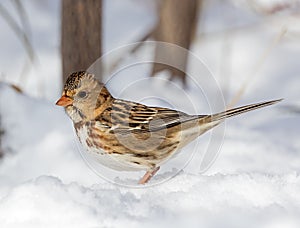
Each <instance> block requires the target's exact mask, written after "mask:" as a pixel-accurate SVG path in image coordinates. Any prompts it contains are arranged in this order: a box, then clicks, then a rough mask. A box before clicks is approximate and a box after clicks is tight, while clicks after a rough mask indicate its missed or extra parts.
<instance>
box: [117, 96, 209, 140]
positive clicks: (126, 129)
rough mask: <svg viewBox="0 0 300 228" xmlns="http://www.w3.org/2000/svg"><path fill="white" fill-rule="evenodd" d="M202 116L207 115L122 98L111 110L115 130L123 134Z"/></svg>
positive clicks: (170, 125) (179, 122)
mask: <svg viewBox="0 0 300 228" xmlns="http://www.w3.org/2000/svg"><path fill="white" fill-rule="evenodd" d="M201 117H205V116H199V115H188V114H186V113H184V112H180V111H176V110H172V109H168V108H158V107H148V106H145V105H142V104H138V103H134V102H127V101H120V100H118V101H117V102H115V103H114V105H113V107H112V111H111V119H112V123H113V126H115V127H114V131H115V132H118V133H122V134H126V133H132V132H134V133H139V132H140V133H143V132H154V131H158V130H161V129H167V128H170V127H173V126H176V125H178V124H181V123H184V122H187V121H190V120H195V119H198V118H201Z"/></svg>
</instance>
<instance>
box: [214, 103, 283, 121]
mask: <svg viewBox="0 0 300 228" xmlns="http://www.w3.org/2000/svg"><path fill="white" fill-rule="evenodd" d="M279 101H282V99H278V100H272V101H266V102H260V103H256V104H250V105H245V106H242V107H238V108H233V109H230V110H227V111H224V112H220V113H217V114H213V115H210V116H208V118H209V122H216V121H221V120H223V119H225V118H229V117H232V116H236V115H239V114H242V113H244V112H249V111H252V110H255V109H258V108H262V107H266V106H269V105H273V104H276V103H277V102H279Z"/></svg>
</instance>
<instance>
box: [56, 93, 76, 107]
mask: <svg viewBox="0 0 300 228" xmlns="http://www.w3.org/2000/svg"><path fill="white" fill-rule="evenodd" d="M72 103H73V99H72V98H70V97H67V96H66V95H63V96H62V97H61V98H60V99H59V100H58V101H57V102H56V105H59V106H63V107H67V106H68V105H71V104H72Z"/></svg>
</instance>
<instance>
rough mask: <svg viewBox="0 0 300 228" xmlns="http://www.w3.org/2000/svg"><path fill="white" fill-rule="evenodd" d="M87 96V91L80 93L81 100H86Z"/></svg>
mask: <svg viewBox="0 0 300 228" xmlns="http://www.w3.org/2000/svg"><path fill="white" fill-rule="evenodd" d="M86 96H87V92H85V91H80V92H79V93H78V97H80V98H85V97H86Z"/></svg>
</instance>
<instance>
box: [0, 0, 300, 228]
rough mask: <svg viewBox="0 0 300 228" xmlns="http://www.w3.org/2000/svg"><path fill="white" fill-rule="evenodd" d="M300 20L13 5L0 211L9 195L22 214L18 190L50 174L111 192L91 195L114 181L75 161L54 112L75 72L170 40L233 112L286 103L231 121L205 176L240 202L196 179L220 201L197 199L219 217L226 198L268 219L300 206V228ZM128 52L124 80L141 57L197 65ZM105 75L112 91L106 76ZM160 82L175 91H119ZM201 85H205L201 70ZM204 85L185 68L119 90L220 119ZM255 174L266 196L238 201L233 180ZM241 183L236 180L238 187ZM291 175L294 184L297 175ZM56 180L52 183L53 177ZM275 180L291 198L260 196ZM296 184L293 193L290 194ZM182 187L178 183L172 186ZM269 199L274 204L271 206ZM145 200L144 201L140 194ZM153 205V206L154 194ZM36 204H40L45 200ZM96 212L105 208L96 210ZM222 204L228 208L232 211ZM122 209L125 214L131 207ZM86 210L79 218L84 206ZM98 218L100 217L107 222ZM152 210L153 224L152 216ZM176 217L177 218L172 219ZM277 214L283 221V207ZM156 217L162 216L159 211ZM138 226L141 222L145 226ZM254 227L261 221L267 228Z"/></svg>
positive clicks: (68, 135)
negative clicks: (216, 88) (246, 106)
mask: <svg viewBox="0 0 300 228" xmlns="http://www.w3.org/2000/svg"><path fill="white" fill-rule="evenodd" d="M299 13H300V1H299V0H239V1H238V0H186V1H182V0H122V1H117V0H2V1H1V2H0V28H1V37H0V41H1V42H0V50H1V52H0V157H1V161H0V178H1V179H0V199H1V200H2V201H0V204H1V202H2V204H3V203H4V204H5V201H3V199H4V197H5V196H6V197H8V201H7V202H6V203H7V204H10V205H12V209H11V211H9V210H8V211H6V212H5V213H6V214H5V216H6V218H10V216H11V218H12V215H11V214H13V211H14V207H16V208H17V205H18V203H16V201H17V200H16V199H17V198H18V197H19V195H18V192H17V193H11V190H12V189H18V188H19V187H20V186H22V188H24V189H25V192H26V186H27V185H26V184H23V183H26V181H30V180H35V178H38V177H40V176H44V175H50V176H53V177H56V178H58V179H59V180H61V181H62V183H71V182H74V183H77V184H78V185H80V186H85V187H90V188H91V189H94V190H95V189H97V191H101V187H97V186H96V187H91V186H93V184H95V183H99V182H100V183H103V185H104V183H105V182H104V181H103V180H101V179H100V180H99V178H98V177H97V176H96V175H95V174H93V173H92V172H91V171H90V170H89V169H88V168H87V167H86V166H85V164H84V163H83V162H82V160H81V157H80V155H79V153H76V152H74V151H77V147H76V145H75V144H76V143H74V140H73V138H74V134H73V132H72V126H71V123H70V120H69V119H68V118H67V117H66V115H65V114H64V112H63V110H61V109H60V108H58V107H55V105H54V103H55V101H56V100H57V99H58V98H59V97H60V94H61V90H62V86H63V83H64V81H65V80H66V78H67V76H68V75H69V74H70V73H71V72H73V71H78V70H84V69H87V68H89V67H90V65H91V64H93V63H94V61H96V60H97V59H98V58H99V57H101V56H102V55H107V54H108V53H111V52H113V53H114V50H117V49H118V48H120V47H124V46H126V45H128V44H133V43H136V42H143V41H162V42H168V43H172V44H176V45H178V46H180V47H183V48H186V49H188V50H190V51H191V52H192V53H193V56H195V58H198V59H200V60H201V61H202V62H203V64H204V65H205V66H206V67H207V69H208V70H209V72H210V74H211V75H213V76H214V78H215V80H216V82H217V84H218V86H219V87H220V89H221V92H222V93H223V98H224V101H225V105H228V106H230V105H232V104H234V105H237V104H247V103H251V102H257V101H263V100H268V99H277V98H284V99H285V100H284V102H282V103H281V104H280V105H278V106H276V107H272V108H270V109H268V110H263V111H260V112H256V113H254V114H249V115H247V117H238V118H237V119H236V120H235V121H230V123H228V125H230V126H228V127H227V128H226V136H225V142H224V145H223V148H222V152H221V154H220V155H219V157H218V159H217V160H216V162H215V163H214V164H213V166H212V167H211V168H210V169H209V170H208V171H207V173H206V175H208V176H210V175H212V176H214V175H217V174H220V175H224V176H218V177H217V178H216V179H217V180H218V181H220V180H221V182H222V181H223V182H222V183H223V184H224V185H222V186H223V187H224V188H226V187H227V188H230V189H231V188H232V189H231V190H230V191H231V192H233V193H234V194H236V195H234V194H233V196H232V195H230V194H231V193H229V195H230V197H229V198H226V197H227V196H228V194H227V195H226V194H225V196H224V195H223V193H224V192H222V189H224V188H218V187H216V188H214V187H212V186H210V184H212V183H211V182H209V181H207V180H206V179H205V180H203V179H201V180H200V182H199V180H198V179H196V180H194V179H192V180H191V181H192V182H193V181H194V182H193V183H194V184H195V185H196V186H197V187H199V188H204V191H205V186H210V187H211V188H212V189H213V190H212V191H215V192H217V193H218V194H217V195H218V197H219V198H218V197H217V198H216V199H215V200H214V199H210V200H211V201H210V202H209V203H208V201H207V202H206V201H202V200H203V199H202V198H201V195H200V196H198V194H196V192H195V195H197V197H200V198H197V197H196V200H195V202H198V203H199V202H201V203H203V202H204V205H206V203H207V205H210V207H212V208H214V205H216V204H218V203H219V201H222V200H224V202H225V201H226V202H229V207H231V206H232V207H235V206H237V207H238V208H239V207H241V208H244V205H243V203H242V202H243V199H247V200H248V201H247V202H248V203H249V204H247V205H246V206H245V207H246V210H247V209H249V208H254V207H256V206H257V205H260V206H261V207H262V208H263V210H267V209H265V208H267V207H268V206H270V205H273V204H274V203H278V204H279V205H280V206H282V207H283V208H289V209H291V208H295V211H296V212H295V213H296V215H295V216H294V217H293V215H291V214H290V213H288V215H286V219H287V220H288V221H290V220H289V218H290V216H292V220H293V219H294V220H293V221H294V223H292V224H296V225H299V224H300V223H298V222H299V221H296V220H297V219H296V218H297V213H300V208H299V205H298V204H293V203H292V202H293V201H294V202H297V201H298V202H299V199H298V198H297V197H298V196H296V195H298V194H293V192H294V191H295V192H296V189H300V180H298V179H299V178H298V173H299V167H300V156H299V155H300V154H299V153H300V143H299V126H300V120H299V113H300V102H299V99H300V93H299V91H300V70H299V60H300V42H299V41H300V14H299ZM126 50H127V51H126V52H125V53H124V52H117V55H116V56H114V58H112V59H110V61H109V62H107V63H106V64H107V66H105V67H107V68H108V69H110V71H109V74H114V72H115V71H116V70H117V69H118V66H120V65H122V64H123V63H126V61H129V59H135V58H138V56H139V54H142V55H143V54H146V55H149V56H151V58H153V61H154V62H155V59H159V58H160V57H161V56H163V55H165V56H170V58H171V56H172V59H174V61H176V63H177V64H180V65H181V66H182V68H183V69H195V67H196V66H195V63H194V62H192V61H189V58H188V56H185V55H180V56H176V53H172V52H171V51H170V52H168V51H166V50H161V49H160V48H157V47H156V48H155V47H154V48H153V49H152V50H150V51H149V50H148V49H145V48H143V47H142V46H141V45H139V44H138V43H136V44H133V45H131V46H130V48H128V49H126ZM172 61H173V60H172ZM137 68H138V67H137ZM100 70H101V69H100ZM108 76H109V75H108ZM98 77H99V78H100V79H102V80H103V82H106V79H105V76H104V75H102V74H101V72H100V71H99V75H98ZM151 77H154V78H162V79H166V80H167V81H169V82H168V83H164V84H155V83H154V84H153V85H151V86H149V88H147V86H146V87H145V86H141V87H138V86H137V87H134V88H135V89H134V92H132V91H129V93H121V92H120V91H121V90H122V89H123V88H125V87H127V86H128V85H131V84H132V83H133V82H134V80H137V79H140V78H151ZM198 77H199V78H201V77H202V75H201V73H199V75H198ZM174 83H175V85H176V87H177V88H180V89H181V90H184V91H186V93H187V94H188V96H189V97H190V98H191V100H192V103H194V104H196V108H195V109H194V107H193V108H191V107H190V106H189V105H188V104H187V103H186V100H185V99H183V98H182V97H180V95H178V94H177V93H176V92H174V91H173V90H172V86H171V84H172V85H173V84H174ZM193 83H194V82H193V80H192V79H191V78H190V77H188V76H186V74H185V72H184V71H180V70H178V69H175V68H173V67H170V66H168V65H163V64H157V63H153V64H148V65H147V67H146V68H138V70H136V71H134V70H133V71H129V73H128V72H127V71H125V72H124V73H123V74H120V75H119V76H118V77H116V79H115V80H112V81H111V82H110V83H109V85H108V86H109V88H110V89H111V90H112V92H113V94H115V95H119V96H121V98H128V99H132V100H136V101H141V100H142V99H143V97H142V96H143V93H144V92H145V90H147V89H148V90H149V94H150V95H151V94H152V95H153V96H156V97H160V96H162V97H164V96H165V97H166V100H165V101H160V100H159V99H156V100H155V99H154V100H151V99H149V100H146V101H145V102H146V103H148V104H152V105H161V106H168V105H169V104H170V103H172V104H173V105H172V106H173V107H174V106H175V107H176V108H177V109H179V110H181V111H185V112H188V113H191V112H198V113H199V114H200V113H209V112H210V110H209V105H208V104H207V103H206V102H205V94H202V93H201V91H200V92H199V91H197V90H196V89H197V88H195V87H194V86H193V85H194V84H193ZM201 86H206V85H201ZM207 86H208V87H209V85H207ZM122 94H123V95H122ZM149 94H148V95H149ZM176 94H177V95H176ZM214 94H215V91H214V90H211V91H210V96H213V95H214ZM150 95H149V96H150ZM223 98H222V99H223ZM166 101H168V102H166ZM205 137H206V136H204V139H203V140H201V139H200V140H199V144H200V148H203V147H204V145H206V144H205V142H204V141H205V140H207V139H208V137H206V138H205ZM201 145H202V146H201ZM198 148H199V147H198ZM199 150H200V149H199ZM199 159H201V158H199ZM194 165H195V164H194ZM196 166H197V164H196ZM74 170H76V171H74ZM187 173H188V171H187ZM192 173H193V174H195V172H192ZM196 173H197V172H196ZM245 173H246V174H247V175H248V174H249V175H250V176H251V175H253V176H251V177H249V176H247V177H246V179H247V180H249V179H251V180H253V181H254V182H255V183H256V185H255V186H256V187H255V188H256V189H257V192H256V191H255V189H252V190H253V191H252V192H251V193H250V194H245V195H243V196H242V197H241V198H239V197H238V196H239V193H240V192H239V191H240V190H241V189H239V187H236V188H233V187H231V185H230V183H233V185H235V186H237V185H238V186H243V184H245V186H248V187H249V188H250V189H251V186H252V184H251V183H252V182H251V183H249V182H247V183H246V182H243V181H241V180H240V179H238V180H236V179H234V178H236V177H239V175H241V179H243V177H244V176H243V175H245ZM226 175H229V176H226ZM230 175H237V176H235V177H234V178H233V179H231V177H232V176H230ZM256 175H258V176H256ZM260 175H262V176H260ZM272 175H278V177H277V179H276V178H275V179H272ZM285 175H287V176H285ZM290 175H295V176H293V178H291V176H290ZM223 177H224V178H223ZM199 178H201V177H199ZM264 178H265V179H264ZM268 178H270V179H268ZM264 180H266V181H264ZM43 181H44V182H43ZM43 181H40V180H38V181H37V183H38V184H37V186H41V189H43V188H46V187H43V186H44V183H46V182H47V180H46V179H45V180H43ZM48 181H49V183H52V182H51V181H52V180H48ZM181 181H182V180H181ZM226 181H229V182H226ZM272 181H273V182H272ZM276 181H278V183H285V184H286V186H285V187H284V189H280V186H281V185H280V184H278V185H276V186H277V188H279V190H278V189H277V190H278V192H279V193H278V194H277V193H275V192H276V191H277V190H276V191H272V190H270V191H261V190H262V189H266V188H267V189H272V183H274V182H276ZM47 183H48V182H47ZM183 183H184V182H183ZM258 183H259V184H258ZM276 183H277V182H276ZM290 184H291V185H292V184H293V186H294V188H293V187H291V188H290V186H291V185H290ZM46 185H47V184H46ZM173 185H174V183H173ZM173 185H172V183H171V184H170V186H171V189H172V186H173ZM62 186H63V187H65V186H64V185H63V184H62ZM66 188H67V187H66ZM106 188H108V187H106ZM41 189H40V190H41ZM99 189H100V190H99ZM210 190H211V189H210ZM210 190H209V189H208V190H207V191H208V192H209V191H210ZM16 191H17V190H16ZM28 191H29V190H28ZM41 191H42V190H41ZM128 191H129V190H128ZM184 191H188V190H184ZM164 193H166V192H164ZM14 194H16V195H14ZM132 194H136V193H132ZM152 194H155V193H152ZM259 194H263V196H262V198H259V199H258V198H257V197H256V196H258V195H259ZM264 194H265V195H264ZM270 194H271V195H272V196H273V198H272V197H271V198H268V195H270ZM291 195H293V196H291ZM135 196H136V197H137V199H139V196H138V194H137V195H135ZM264 196H265V198H264ZM108 197H109V196H108ZM120 197H121V196H120ZM235 197H237V198H238V199H237V201H235V203H234V202H233V201H231V200H232V199H235ZM243 197H244V198H243ZM293 197H294V198H293ZM151 199H152V198H151V197H150V198H149V200H151ZM171 199H172V198H170V200H171ZM98 200H100V201H101V200H102V199H98ZM144 200H146V202H147V197H145V198H144ZM239 200H240V201H239ZM100 201H99V202H100ZM159 201H160V200H158V201H154V204H155V202H156V204H159ZM32 202H35V201H34V199H33V201H32ZM222 202H223V201H222ZM236 202H240V203H237V204H236ZM21 203H22V202H21ZM231 203H232V204H231ZM24 205H27V204H26V203H24ZM197 205H198V204H197ZM90 206H91V207H96V205H94V204H93V203H91V204H90ZM123 206H124V205H123ZM194 206H195V207H194V208H196V209H195V210H194V212H195V211H196V212H197V211H198V209H197V206H196V205H194ZM218 206H220V205H218ZM223 206H224V205H223V204H222V205H221V206H220V208H223V209H224V210H225V206H224V207H223ZM116 207H118V206H116ZM149 207H150V206H149ZM154 207H155V205H154ZM248 207H249V208H248ZM25 208H26V206H25ZM160 208H161V210H162V211H165V212H166V213H167V214H168V213H169V208H165V207H164V206H163V205H160ZM220 208H219V209H220ZM226 208H227V206H226ZM109 209H110V210H111V208H109ZM118 209H119V211H121V212H122V210H123V209H122V205H121V209H120V208H119V207H118ZM150 209H151V207H150ZM150 209H149V210H150ZM244 209H245V208H244ZM78 210H79V212H78V213H79V214H80V210H81V209H78ZM202 210H203V208H201V211H202ZM249 210H250V209H249ZM0 211H1V206H0ZM41 211H42V210H41ZM10 212H11V214H9V213H10ZM202 212H203V211H202ZM273 212H274V213H275V214H272V213H273ZM99 213H100V212H99V211H98V212H97V213H96V215H97V216H98V217H99ZM147 213H148V212H145V214H144V216H148V214H147ZM170 213H171V212H170ZM176 213H177V212H176V211H175V212H174V211H173V212H172V213H171V214H172V215H176ZM272 213H270V214H271V215H276V212H275V211H273V210H272ZM0 214H3V213H0ZM150 214H151V213H150ZM178 214H180V213H179V211H178ZM80 215H81V214H80ZM298 215H299V214H298ZM3 216H4V215H3ZM14 216H16V215H15V214H14ZM53 216H54V217H55V215H53ZM97 216H96V217H97ZM151 216H152V217H154V218H159V215H156V214H155V213H154V214H151ZM151 216H150V217H151ZM253 216H254V217H255V216H256V215H253ZM100 217H101V216H100ZM192 217H193V216H192ZM29 218H31V217H30V215H29ZM82 218H84V216H83V217H82ZM255 218H258V217H255ZM83 220H84V219H83ZM83 220H82V221H83ZM7 221H8V222H9V221H10V220H6V222H7ZM17 221H18V220H17ZM20 221H21V220H20ZM24 221H27V220H26V219H25V220H24ZM28 221H29V220H28ZM96 221H98V220H97V219H96ZM136 221H137V224H139V222H140V221H139V219H137V220H136ZM249 221H250V220H249ZM251 221H253V220H251ZM255 221H257V222H258V219H257V220H255ZM282 221H283V220H282ZM0 222H1V217H0ZM2 222H3V220H2ZM198 222H199V221H198V220H196V224H200V223H198ZM58 224H59V223H58ZM201 224H202V223H201ZM228 224H229V223H228ZM267 224H269V223H267ZM270 224H271V223H270ZM283 224H285V223H284V222H283ZM290 227H293V226H290ZM295 227H297V226H295Z"/></svg>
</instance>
